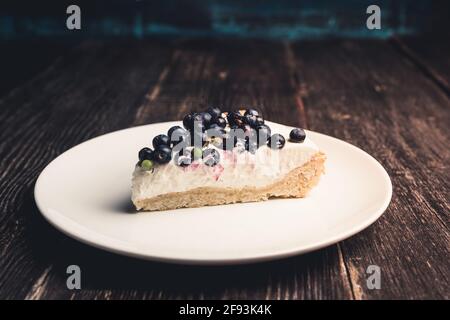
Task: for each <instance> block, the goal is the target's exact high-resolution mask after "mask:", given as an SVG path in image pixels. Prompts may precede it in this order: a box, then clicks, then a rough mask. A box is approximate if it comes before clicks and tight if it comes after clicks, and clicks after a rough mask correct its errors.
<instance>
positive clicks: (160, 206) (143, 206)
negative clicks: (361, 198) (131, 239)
mask: <svg viewBox="0 0 450 320" xmlns="http://www.w3.org/2000/svg"><path fill="white" fill-rule="evenodd" d="M325 159H326V156H325V154H323V153H322V152H318V153H316V154H315V155H314V156H313V157H312V158H311V159H310V160H309V161H308V162H307V163H305V164H304V165H302V166H300V167H298V168H295V169H293V170H291V171H290V172H289V173H288V174H286V175H285V176H284V178H282V179H281V180H279V181H277V182H275V183H272V184H270V185H267V186H264V187H244V188H216V187H199V188H195V189H192V190H188V191H184V192H171V193H166V194H162V195H158V196H155V197H151V198H147V199H136V200H134V201H133V203H134V205H135V207H136V209H138V210H145V211H160V210H172V209H178V208H195V207H203V206H213V205H221V204H231V203H237V202H255V201H264V200H268V199H270V198H302V197H305V196H306V195H307V194H308V192H309V191H310V190H311V189H312V188H313V187H314V186H315V185H316V184H317V183H318V181H319V178H320V176H321V174H322V173H323V172H324V163H325Z"/></svg>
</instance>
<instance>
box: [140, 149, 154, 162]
mask: <svg viewBox="0 0 450 320" xmlns="http://www.w3.org/2000/svg"><path fill="white" fill-rule="evenodd" d="M152 159H153V150H152V149H150V148H143V149H141V150H140V151H139V161H143V160H152Z"/></svg>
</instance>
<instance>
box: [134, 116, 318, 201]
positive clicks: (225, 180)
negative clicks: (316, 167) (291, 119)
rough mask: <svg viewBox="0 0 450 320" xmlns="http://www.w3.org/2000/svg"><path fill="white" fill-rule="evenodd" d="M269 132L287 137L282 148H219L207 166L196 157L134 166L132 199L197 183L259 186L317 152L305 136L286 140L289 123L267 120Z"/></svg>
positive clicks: (192, 186)
mask: <svg viewBox="0 0 450 320" xmlns="http://www.w3.org/2000/svg"><path fill="white" fill-rule="evenodd" d="M269 125H270V127H271V129H272V133H281V134H282V135H283V136H284V137H285V138H286V144H285V146H284V148H282V149H279V150H273V149H270V148H268V147H265V146H262V147H260V148H258V150H257V152H256V153H255V154H251V153H249V152H242V153H239V152H238V151H237V149H236V148H235V149H233V151H223V150H219V149H217V150H218V151H219V153H220V162H219V164H218V165H216V166H214V167H209V166H207V165H205V164H203V163H201V161H195V162H194V163H193V164H191V165H189V166H187V167H180V166H177V165H175V164H174V162H173V161H171V162H170V163H168V164H165V165H157V166H156V167H155V168H154V170H153V171H145V170H143V169H141V168H140V167H139V166H136V168H135V170H134V173H133V187H132V198H133V200H140V199H145V198H151V197H154V196H157V195H160V194H165V193H170V192H183V191H188V190H191V189H195V188H198V187H218V188H244V187H250V186H251V187H262V186H266V185H269V184H272V183H274V182H276V181H278V180H280V179H282V178H283V177H284V176H285V175H286V174H287V173H288V172H290V171H291V170H293V169H295V168H297V167H300V166H302V165H303V164H305V163H306V162H308V161H309V160H310V159H311V157H312V156H313V155H314V154H316V153H317V152H318V151H319V149H318V147H317V146H316V145H315V144H314V143H313V142H312V141H311V140H310V139H309V138H308V137H306V139H305V141H304V142H302V143H293V142H289V141H288V137H289V132H290V131H291V129H292V128H291V127H286V126H283V125H279V124H275V123H269Z"/></svg>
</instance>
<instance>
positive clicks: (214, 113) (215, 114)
mask: <svg viewBox="0 0 450 320" xmlns="http://www.w3.org/2000/svg"><path fill="white" fill-rule="evenodd" d="M207 112H208V113H209V114H210V115H211V117H212V119H213V120H216V119H217V118H219V117H220V116H221V114H222V111H220V109H219V108H215V107H210V108H208V111H207Z"/></svg>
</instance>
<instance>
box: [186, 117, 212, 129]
mask: <svg viewBox="0 0 450 320" xmlns="http://www.w3.org/2000/svg"><path fill="white" fill-rule="evenodd" d="M205 114H206V113H196V114H194V115H193V116H192V125H191V127H190V128H189V130H190V131H191V132H192V131H205V129H206V127H207V125H206V120H208V119H209V120H211V119H210V117H211V115H209V117H208V116H205Z"/></svg>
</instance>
